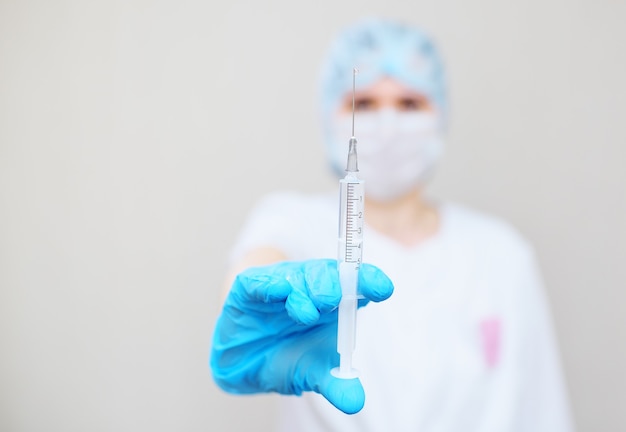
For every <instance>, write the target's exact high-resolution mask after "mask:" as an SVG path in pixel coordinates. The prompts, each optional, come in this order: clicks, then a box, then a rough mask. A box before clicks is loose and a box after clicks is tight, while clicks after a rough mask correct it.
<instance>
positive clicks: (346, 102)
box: [338, 77, 434, 116]
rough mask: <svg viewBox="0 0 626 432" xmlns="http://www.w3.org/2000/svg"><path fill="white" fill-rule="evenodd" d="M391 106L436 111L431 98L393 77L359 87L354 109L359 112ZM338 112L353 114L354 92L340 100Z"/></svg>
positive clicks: (401, 110)
mask: <svg viewBox="0 0 626 432" xmlns="http://www.w3.org/2000/svg"><path fill="white" fill-rule="evenodd" d="M385 108H391V109H394V110H396V111H399V112H407V113H408V112H434V107H433V104H432V103H431V102H430V100H429V99H428V98H427V97H426V96H424V95H423V94H420V93H418V92H416V91H415V90H413V89H410V88H408V87H406V86H405V85H404V84H401V83H400V82H398V81H396V80H394V79H393V78H388V77H385V78H382V79H380V80H379V81H377V82H375V83H374V84H372V85H370V86H368V87H365V88H362V89H359V90H357V91H356V93H355V95H354V110H355V112H358V113H366V112H375V111H379V110H381V109H385ZM338 111H339V112H338V114H339V115H340V116H344V115H348V114H349V115H351V114H352V92H351V91H350V92H348V93H346V94H345V96H344V97H343V99H342V100H341V101H340V104H339V110H338Z"/></svg>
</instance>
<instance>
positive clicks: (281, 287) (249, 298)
mask: <svg viewBox="0 0 626 432" xmlns="http://www.w3.org/2000/svg"><path fill="white" fill-rule="evenodd" d="M298 271H299V263H292V262H282V263H277V264H271V265H267V266H262V267H250V268H248V269H246V270H244V271H243V272H241V273H239V274H238V275H237V277H236V278H235V282H233V286H232V288H231V290H230V294H232V295H235V296H237V297H239V298H240V300H241V301H243V302H251V303H279V302H284V301H285V300H286V299H287V296H288V295H289V293H290V292H291V290H292V286H291V284H290V283H289V277H288V276H289V275H290V274H292V273H297V272H298Z"/></svg>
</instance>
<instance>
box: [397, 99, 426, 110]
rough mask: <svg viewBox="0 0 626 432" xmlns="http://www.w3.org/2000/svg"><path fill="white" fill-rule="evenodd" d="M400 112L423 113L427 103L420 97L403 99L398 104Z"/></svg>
mask: <svg viewBox="0 0 626 432" xmlns="http://www.w3.org/2000/svg"><path fill="white" fill-rule="evenodd" d="M397 105H398V109H399V110H400V111H421V110H423V109H426V107H427V106H426V105H427V104H426V103H425V101H423V100H422V99H420V98H418V97H403V98H401V99H399V100H398V102H397Z"/></svg>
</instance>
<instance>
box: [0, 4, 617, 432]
mask: <svg viewBox="0 0 626 432" xmlns="http://www.w3.org/2000/svg"><path fill="white" fill-rule="evenodd" d="M372 14H382V15H385V16H389V17H405V18H406V19H408V20H409V21H410V22H414V23H417V24H421V25H422V26H423V27H425V28H426V29H427V30H429V31H430V32H431V33H432V34H433V35H434V36H435V37H436V38H437V40H438V41H439V44H440V46H441V48H442V50H443V53H444V56H445V58H446V63H447V65H448V67H449V81H450V90H451V107H452V111H451V118H452V122H451V127H450V134H449V140H448V148H447V158H446V160H445V163H444V164H443V166H442V168H441V170H440V172H439V175H438V177H437V179H436V181H435V183H434V185H433V193H435V194H437V195H439V196H443V197H446V198H449V199H453V200H457V201H460V202H463V203H465V204H467V205H471V206H474V207H477V208H479V209H482V210H485V211H489V212H493V213H495V214H498V215H500V216H502V217H505V218H507V219H509V220H510V221H512V222H513V223H514V224H516V225H517V226H518V227H519V229H520V230H521V231H522V232H523V233H524V234H525V235H526V236H527V237H528V238H530V240H531V241H532V242H533V243H534V245H535V246H536V249H537V252H538V254H539V257H540V259H541V263H542V267H543V270H544V275H545V279H546V282H547V288H548V290H549V297H550V300H551V303H552V308H553V312H554V319H555V323H556V328H557V332H558V336H559V342H560V346H561V350H562V355H563V363H564V367H565V371H566V376H567V380H568V384H569V388H570V393H571V398H572V402H573V408H574V413H575V418H576V421H577V423H578V427H579V430H581V431H616V430H626V410H624V403H625V402H626V401H625V399H624V396H623V394H624V393H623V389H624V388H625V387H626V375H625V373H624V366H625V365H626V348H625V344H624V333H625V331H626V313H624V305H625V301H626V289H625V288H626V262H625V258H626V246H625V245H626V193H625V189H626V188H625V185H626V173H625V171H624V165H625V162H626V123H625V122H624V119H623V118H624V106H625V105H626V83H625V80H624V77H625V76H626V54H625V53H626V27H625V26H624V22H625V21H626V2H624V1H618V0H594V1H592V0H587V1H577V2H572V1H561V0H527V1H515V2H496V1H489V0H479V1H473V2H467V1H462V0H446V1H413V2H406V1H401V0H395V1H392V0H388V1H385V2H381V1H369V0H362V1H345V2H336V1H334V0H333V1H331V0H320V1H315V2H291V1H287V0H281V1H279V0H276V1H266V2H254V1H243V0H240V1H231V2H221V3H217V2H208V1H185V0H183V1H137V0H134V1H116V2H115V1H104V0H102V1H90V2H83V1H78V0H74V1H71V0H70V1H55V2H47V1H34V0H29V1H6V0H2V1H0V347H1V348H0V349H1V354H0V430H2V431H11V432H13V431H15V432H17V431H20V432H21V431H40V430H46V431H65V432H67V431H86V430H89V431H136V430H151V431H172V430H176V431H208V430H212V431H214V430H220V431H222V430H223V431H227V430H232V431H236V430H258V431H264V430H270V428H271V426H272V424H273V413H274V402H275V397H274V396H258V397H247V398H237V397H232V396H227V395H225V394H223V393H221V392H220V391H219V390H218V389H217V388H216V387H215V385H214V384H213V383H212V381H211V379H210V375H209V371H208V368H207V365H206V363H207V355H208V349H209V341H210V335H211V332H212V327H213V322H214V319H215V317H216V315H217V312H218V310H219V290H220V288H221V286H222V279H223V277H224V271H225V263H226V260H225V256H226V252H227V250H228V248H229V245H230V244H231V243H232V241H233V240H234V237H235V235H236V233H237V231H238V229H239V228H240V226H241V223H242V222H243V220H244V218H245V215H246V213H247V212H248V210H249V209H250V208H251V206H252V205H253V204H254V202H255V200H256V199H258V198H259V197H260V196H261V195H262V194H264V193H266V192H269V191H272V190H274V189H276V188H282V187H284V186H288V187H289V188H293V189H299V190H305V191H320V190H327V189H329V188H334V187H335V182H334V180H333V179H332V177H330V176H329V175H328V173H327V169H326V165H325V161H324V158H323V155H322V152H321V148H322V147H321V145H320V134H319V131H318V128H317V126H318V125H317V117H316V87H315V85H316V77H317V68H318V65H319V62H320V60H321V59H322V57H323V55H324V52H325V49H326V47H327V44H328V43H329V41H330V40H331V38H332V37H333V35H334V34H335V32H336V31H337V30H338V29H339V28H340V27H341V26H342V25H344V24H345V23H347V22H349V21H351V20H352V19H354V18H357V17H360V16H363V15H372ZM296 169H297V172H298V173H299V174H298V175H294V172H295V170H296Z"/></svg>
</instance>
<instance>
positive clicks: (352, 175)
mask: <svg viewBox="0 0 626 432" xmlns="http://www.w3.org/2000/svg"><path fill="white" fill-rule="evenodd" d="M356 74H357V69H356V68H355V69H353V71H352V137H351V138H350V141H349V147H348V163H347V166H346V176H345V177H344V178H343V179H341V180H340V181H339V185H340V193H339V250H338V256H337V266H338V270H339V282H340V284H341V302H340V303H339V315H338V322H337V352H338V353H339V367H336V368H334V369H333V370H332V371H331V373H332V374H333V375H334V376H335V377H337V378H345V379H349V378H356V377H357V375H358V373H357V371H356V370H354V369H353V368H352V354H353V353H354V349H355V347H356V311H357V306H358V281H359V267H360V266H361V257H362V253H363V180H359V179H358V178H357V176H356V173H357V172H358V171H359V169H358V164H357V154H356V144H357V140H356V138H355V137H354V92H355V81H356Z"/></svg>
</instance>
